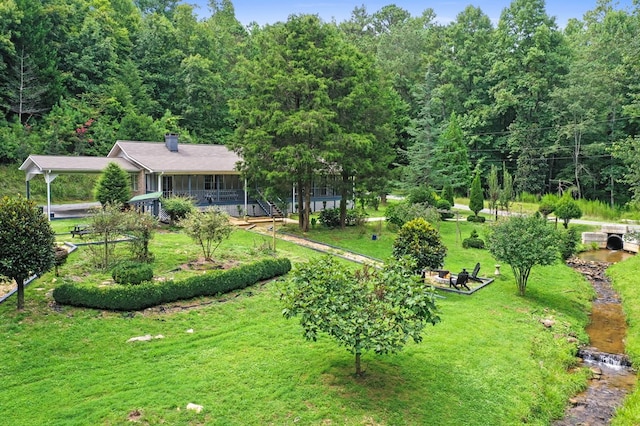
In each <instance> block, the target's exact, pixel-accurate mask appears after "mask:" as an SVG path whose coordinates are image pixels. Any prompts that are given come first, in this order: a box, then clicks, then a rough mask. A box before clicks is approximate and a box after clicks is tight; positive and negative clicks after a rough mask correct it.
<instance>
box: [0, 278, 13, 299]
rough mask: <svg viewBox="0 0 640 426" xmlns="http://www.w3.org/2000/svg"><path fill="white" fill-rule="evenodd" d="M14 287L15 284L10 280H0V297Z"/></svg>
mask: <svg viewBox="0 0 640 426" xmlns="http://www.w3.org/2000/svg"><path fill="white" fill-rule="evenodd" d="M15 288H16V284H15V283H14V282H13V281H12V282H9V281H0V298H2V297H4V296H6V295H7V294H9V293H11V292H12V291H13V290H14V289H15Z"/></svg>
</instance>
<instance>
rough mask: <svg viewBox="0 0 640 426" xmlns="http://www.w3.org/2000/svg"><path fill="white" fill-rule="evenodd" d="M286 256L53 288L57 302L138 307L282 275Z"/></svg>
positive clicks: (286, 266) (224, 290)
mask: <svg viewBox="0 0 640 426" xmlns="http://www.w3.org/2000/svg"><path fill="white" fill-rule="evenodd" d="M290 270H291V261H290V260H289V259H286V258H285V259H266V260H262V261H259V262H255V263H252V264H249V265H244V266H240V267H237V268H233V269H228V270H215V271H211V272H208V273H206V274H203V275H197V276H193V277H189V278H187V279H185V280H182V281H164V282H144V283H142V284H139V285H135V286H131V285H120V284H116V285H113V286H109V287H97V286H95V285H75V284H62V285H60V286H59V287H56V288H55V289H54V290H53V298H54V300H55V301H56V303H59V304H62V305H72V306H81V307H86V308H96V309H108V310H113V311H138V310H141V309H145V308H149V307H151V306H157V305H160V304H162V303H169V302H175V301H176V300H182V299H191V298H193V297H199V296H214V295H216V294H221V293H228V292H230V291H233V290H238V289H242V288H245V287H248V286H250V285H253V284H255V283H257V282H258V281H262V280H266V279H269V278H273V277H277V276H280V275H284V274H286V273H287V272H289V271H290Z"/></svg>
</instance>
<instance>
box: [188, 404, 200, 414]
mask: <svg viewBox="0 0 640 426" xmlns="http://www.w3.org/2000/svg"><path fill="white" fill-rule="evenodd" d="M203 408H204V407H203V406H202V405H198V404H193V403H191V402H190V403H188V404H187V410H193V411H195V412H196V413H199V412H200V411H202V409H203Z"/></svg>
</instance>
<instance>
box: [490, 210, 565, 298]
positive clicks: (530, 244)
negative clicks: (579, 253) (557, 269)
mask: <svg viewBox="0 0 640 426" xmlns="http://www.w3.org/2000/svg"><path fill="white" fill-rule="evenodd" d="M558 241H559V236H558V233H557V232H556V231H555V229H554V228H553V227H552V226H551V225H549V224H548V223H547V221H546V219H545V218H544V217H542V216H541V215H539V214H536V215H534V216H511V217H509V218H508V219H507V220H504V221H500V222H497V223H496V224H495V226H494V227H493V228H492V230H491V233H490V234H489V238H488V246H489V251H490V252H491V254H492V255H493V256H494V257H495V258H496V259H497V260H498V261H500V262H505V263H508V264H509V266H511V269H512V270H513V275H515V278H516V283H517V285H518V292H519V293H520V296H524V294H525V291H526V289H527V281H528V280H529V274H530V273H531V269H532V268H533V267H534V266H537V265H540V266H544V265H551V264H553V263H554V262H555V261H557V260H558V258H559V247H558V244H559V242H558Z"/></svg>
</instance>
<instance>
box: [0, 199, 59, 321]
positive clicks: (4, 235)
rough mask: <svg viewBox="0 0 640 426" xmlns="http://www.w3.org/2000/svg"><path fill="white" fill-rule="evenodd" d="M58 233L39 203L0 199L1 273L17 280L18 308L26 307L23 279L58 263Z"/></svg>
mask: <svg viewBox="0 0 640 426" xmlns="http://www.w3.org/2000/svg"><path fill="white" fill-rule="evenodd" d="M54 242H55V234H54V232H53V230H52V229H51V225H50V224H49V221H48V220H47V218H46V216H45V215H44V214H42V211H41V210H40V209H39V208H38V206H37V205H36V204H35V203H34V202H33V201H30V200H27V199H25V198H23V197H21V196H18V197H3V198H2V199H0V247H2V250H0V275H2V276H5V277H8V278H10V279H12V280H14V281H15V282H16V285H17V290H18V291H17V296H18V297H17V298H18V305H17V307H18V310H22V309H23V308H24V283H25V281H26V280H27V278H29V277H30V276H32V275H40V274H43V273H45V272H47V271H49V270H51V268H53V267H54V264H55V251H54Z"/></svg>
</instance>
